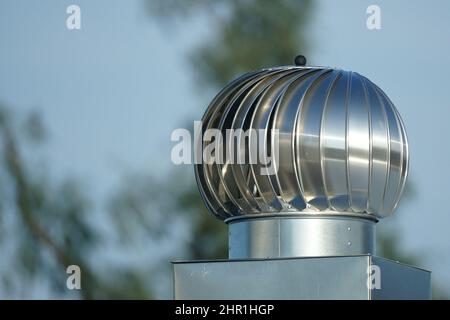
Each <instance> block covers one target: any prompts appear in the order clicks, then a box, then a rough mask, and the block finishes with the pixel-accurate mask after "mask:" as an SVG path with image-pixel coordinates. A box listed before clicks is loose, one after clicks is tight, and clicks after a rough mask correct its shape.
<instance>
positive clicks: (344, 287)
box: [173, 255, 431, 300]
mask: <svg viewBox="0 0 450 320" xmlns="http://www.w3.org/2000/svg"><path fill="white" fill-rule="evenodd" d="M173 268H174V298H175V299H182V300H184V299H200V300H202V299H207V300H208V299H212V300H216V299H225V300H241V299H243V300H249V299H250V300H251V299H268V300H276V299H319V300H320V299H338V300H343V299H362V300H384V299H430V298H431V284H430V283H431V273H430V272H429V271H426V270H423V269H419V268H414V267H411V266H407V265H404V264H401V263H398V262H394V261H390V260H386V259H383V258H378V257H373V256H361V255H357V256H343V257H322V258H289V259H264V260H261V259H260V260H255V259H250V260H226V261H224V260H216V261H204V260H203V261H195V262H192V261H190V262H189V261H184V262H183V261H179V262H174V264H173ZM370 270H379V273H378V275H379V286H378V287H377V286H373V287H372V288H369V287H368V285H367V283H368V282H369V281H371V279H370V273H369V271H370Z"/></svg>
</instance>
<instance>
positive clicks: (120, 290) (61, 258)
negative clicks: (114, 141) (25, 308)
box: [0, 106, 151, 299]
mask: <svg viewBox="0 0 450 320" xmlns="http://www.w3.org/2000/svg"><path fill="white" fill-rule="evenodd" d="M14 120H15V119H14V118H13V116H12V115H11V114H10V112H8V109H7V108H5V107H2V106H0V156H1V158H0V179H1V180H0V209H1V210H0V222H2V223H1V224H0V235H1V237H0V248H1V250H2V257H3V258H4V261H1V262H2V263H3V264H6V263H8V266H9V268H2V269H1V273H0V277H1V278H0V281H1V282H0V288H3V290H1V294H2V295H3V294H7V295H6V296H5V298H12V297H16V298H21V297H22V298H23V297H30V296H29V290H30V287H31V283H33V281H37V282H39V281H41V282H43V283H45V281H44V280H48V285H49V286H50V288H51V289H50V290H51V292H53V294H54V295H55V296H67V295H68V293H69V291H68V290H67V287H66V278H67V276H68V275H67V274H66V268H67V267H68V266H69V265H73V264H74V265H78V266H79V267H80V269H81V272H82V277H81V279H82V281H81V284H82V290H80V291H75V292H72V295H70V294H69V296H74V297H77V296H78V295H79V296H80V297H82V298H86V299H91V298H127V297H128V298H130V297H141V298H149V297H151V293H150V292H149V291H148V290H147V289H146V288H143V286H142V282H141V279H138V280H136V279H135V278H136V275H135V274H132V273H131V274H130V273H129V272H127V271H124V270H120V269H118V270H115V269H113V268H111V270H108V271H109V272H110V273H111V274H114V281H111V279H109V280H108V279H104V277H103V276H102V275H101V274H98V273H97V274H96V273H95V272H94V269H93V268H92V266H91V264H90V263H89V259H88V258H89V255H90V254H91V253H92V252H93V251H94V250H95V249H96V246H97V245H98V244H99V243H100V238H99V237H98V236H97V231H96V230H95V229H94V228H93V227H92V226H91V225H90V224H89V223H88V221H89V216H88V214H87V213H88V208H89V207H88V202H87V200H86V197H85V196H84V195H83V194H82V192H81V190H80V188H79V187H78V185H77V183H75V182H74V181H65V182H63V183H62V184H61V185H59V186H54V185H52V184H51V183H50V181H49V179H48V178H47V176H46V174H45V170H41V168H40V166H39V164H38V163H37V162H36V161H34V160H35V159H33V157H26V156H25V155H24V154H26V152H25V148H23V146H24V145H26V144H27V143H29V142H31V143H32V144H33V145H35V144H38V143H40V142H43V140H44V138H45V136H46V134H45V130H44V127H43V125H42V123H41V121H40V117H39V114H38V113H31V114H30V115H29V117H28V118H27V119H26V121H24V124H23V126H22V127H21V126H18V125H17V123H16V121H14ZM20 129H22V130H20ZM32 149H33V147H32V146H28V148H27V151H29V152H30V150H32ZM33 151H34V150H33ZM8 249H9V251H10V254H9V256H7V252H8ZM11 249H12V250H11ZM8 270H10V271H9V272H8ZM17 275H18V276H19V279H15V278H14V276H17ZM16 280H17V281H16Z"/></svg>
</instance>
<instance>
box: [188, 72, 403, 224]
mask: <svg viewBox="0 0 450 320" xmlns="http://www.w3.org/2000/svg"><path fill="white" fill-rule="evenodd" d="M202 120H203V127H202V130H203V132H205V131H206V129H218V130H220V131H221V132H222V133H223V135H224V136H225V132H226V130H227V129H242V130H243V131H244V132H242V131H236V133H235V135H236V138H237V141H244V142H242V143H238V145H237V148H229V147H227V146H228V145H227V144H226V143H223V144H218V145H217V148H216V149H215V154H216V155H220V154H223V155H225V157H224V158H225V159H226V160H227V161H224V162H223V163H217V162H214V163H206V162H203V163H202V164H197V165H195V172H196V179H197V182H198V185H199V189H200V192H201V194H202V197H203V199H204V201H205V203H206V205H207V206H208V208H209V210H210V211H211V212H212V213H213V214H214V215H216V216H217V217H218V218H220V219H223V220H225V219H227V218H230V217H235V216H242V215H249V216H252V215H258V214H279V213H281V214H284V213H289V212H291V213H302V212H307V213H310V214H322V213H325V212H326V213H327V214H329V213H330V212H331V213H335V214H338V215H341V214H344V215H349V214H366V215H370V216H373V217H376V218H382V217H384V216H386V215H389V214H391V213H392V212H393V210H394V209H395V207H396V206H397V204H398V201H399V199H400V196H401V194H402V191H403V188H404V185H405V181H406V176H407V172H408V158H409V154H408V143H407V138H406V132H405V128H404V125H403V123H402V120H401V118H400V115H399V113H398V112H397V110H396V109H395V107H394V105H393V104H392V102H391V101H390V100H389V98H388V97H387V96H386V95H385V93H384V92H383V91H382V90H381V89H380V88H379V87H377V86H376V85H375V84H373V83H372V82H371V81H370V80H368V79H367V78H365V77H363V76H361V75H359V74H358V73H355V72H349V71H343V70H338V69H331V68H312V67H300V66H287V67H278V68H271V69H264V70H261V71H257V72H253V73H248V74H245V75H243V76H241V77H239V78H238V79H236V80H234V81H233V82H231V83H230V84H229V85H228V86H227V87H225V88H224V89H223V90H222V91H221V92H220V93H219V94H218V95H217V96H216V97H215V99H214V100H213V101H212V102H211V104H210V106H209V108H208V109H207V111H206V113H205V115H204V117H203V119H202ZM250 128H253V129H263V130H265V132H266V134H265V135H264V137H263V140H262V141H261V140H260V139H259V140H258V139H257V138H256V137H255V136H254V135H251V134H250V135H249V137H248V140H240V138H243V135H244V134H245V131H246V130H248V129H250ZM273 129H275V130H278V135H275V132H276V131H272V130H273ZM275 137H279V157H278V158H275V159H274V161H275V163H276V164H277V165H278V170H277V171H276V172H275V173H274V174H271V175H266V174H263V173H267V172H265V171H264V170H265V169H264V167H263V166H262V164H261V163H254V161H250V160H252V159H251V157H252V154H253V153H252V152H250V150H252V148H254V147H255V145H257V144H259V146H261V147H262V149H263V151H267V152H268V153H270V151H273V150H275ZM258 138H259V137H258ZM213 143H214V142H205V143H204V144H203V146H202V148H203V149H202V150H203V151H205V149H207V148H208V147H209V148H211V144H213ZM242 154H245V155H249V156H246V157H244V156H243V158H245V159H246V160H247V161H241V162H237V163H236V161H234V162H233V161H230V159H236V158H239V157H240V156H241V155H242ZM227 156H229V157H227Z"/></svg>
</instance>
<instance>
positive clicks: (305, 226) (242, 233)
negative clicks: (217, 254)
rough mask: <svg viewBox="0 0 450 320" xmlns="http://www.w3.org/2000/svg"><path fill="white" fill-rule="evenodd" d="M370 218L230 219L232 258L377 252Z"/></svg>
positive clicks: (324, 215) (306, 215)
mask: <svg viewBox="0 0 450 320" xmlns="http://www.w3.org/2000/svg"><path fill="white" fill-rule="evenodd" d="M375 224H376V221H374V220H371V219H364V218H356V217H354V216H348V217H345V216H336V215H333V214H330V215H327V214H321V215H320V216H318V215H312V214H309V215H308V214H292V215H283V216H282V218H281V217H280V215H273V216H264V217H258V218H254V219H247V218H244V219H242V218H238V219H233V220H232V221H229V222H228V226H229V248H228V249H229V258H230V259H255V258H258V259H266V258H284V257H322V256H348V255H358V254H372V255H373V254H375Z"/></svg>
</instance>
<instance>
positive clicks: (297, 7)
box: [149, 0, 312, 89]
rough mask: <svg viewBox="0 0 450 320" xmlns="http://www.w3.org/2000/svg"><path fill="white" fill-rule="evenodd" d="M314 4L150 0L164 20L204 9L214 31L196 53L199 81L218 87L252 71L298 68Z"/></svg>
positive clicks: (303, 1) (264, 0)
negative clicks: (296, 58) (290, 65)
mask: <svg viewBox="0 0 450 320" xmlns="http://www.w3.org/2000/svg"><path fill="white" fill-rule="evenodd" d="M311 6H312V2H311V1H309V0H282V1H271V0H247V1H233V0H232V1H205V0H197V1H194V0H191V1H179V0H178V1H177V0H169V1H150V2H149V8H150V12H152V13H153V14H154V15H157V16H159V17H162V18H164V19H167V18H170V17H172V18H173V17H180V16H182V17H186V16H189V15H190V14H192V13H198V11H200V10H202V11H203V12H207V14H208V15H209V16H210V23H211V25H213V26H214V32H213V34H212V35H211V37H210V39H208V40H207V41H205V42H204V43H203V44H201V45H200V47H198V48H195V49H194V50H193V51H192V52H191V62H192V67H193V68H192V70H193V73H194V75H195V76H196V80H197V81H198V83H199V84H200V85H201V86H202V87H203V86H211V87H213V88H214V89H216V88H217V87H221V86H223V84H225V83H226V82H229V81H230V80H231V79H233V78H235V77H236V76H237V75H239V74H241V73H244V72H248V71H250V70H253V69H261V68H264V67H272V66H279V65H288V64H293V61H294V57H295V56H296V55H298V54H299V53H302V54H307V53H308V52H307V49H308V48H307V46H306V40H305V36H304V35H305V33H304V27H305V25H306V24H307V22H308V18H309V16H310V13H311Z"/></svg>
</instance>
